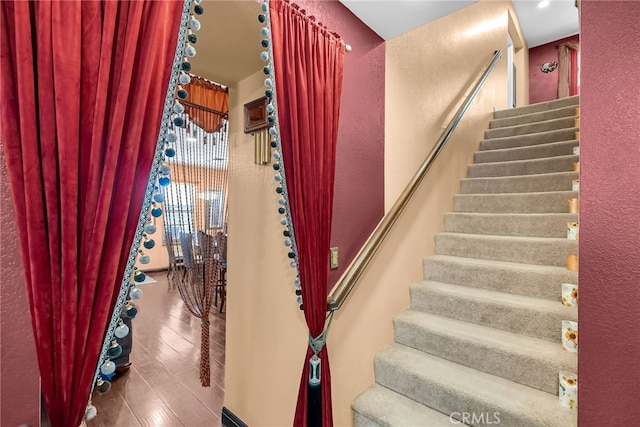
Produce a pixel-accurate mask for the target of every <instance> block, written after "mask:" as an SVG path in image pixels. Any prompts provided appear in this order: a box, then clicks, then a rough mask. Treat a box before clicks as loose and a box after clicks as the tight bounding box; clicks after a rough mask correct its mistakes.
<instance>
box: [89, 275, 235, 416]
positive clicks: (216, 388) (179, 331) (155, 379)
mask: <svg viewBox="0 0 640 427" xmlns="http://www.w3.org/2000/svg"><path fill="white" fill-rule="evenodd" d="M149 276H150V277H152V278H154V279H155V280H157V281H158V283H154V284H148V285H142V286H141V287H140V288H141V289H142V291H143V293H144V295H143V296H142V298H141V299H139V300H137V301H136V305H137V306H138V315H137V316H136V318H135V319H134V320H133V326H132V329H133V350H132V352H131V371H130V372H129V373H128V374H126V375H124V376H122V377H120V378H117V379H115V380H114V381H113V383H112V388H111V390H110V391H109V392H107V393H104V394H100V393H98V392H95V393H94V394H93V396H92V403H93V405H94V406H95V407H96V408H97V410H98V415H97V416H96V417H95V418H94V419H92V420H91V421H89V422H88V423H87V425H88V426H89V427H107V426H108V427H114V426H117V427H138V426H154V427H156V426H157V427H174V426H176V427H177V426H187V427H205V426H206V427H210V426H219V425H220V414H221V413H222V404H223V399H224V357H225V352H224V346H225V317H226V316H225V314H224V313H222V314H220V313H218V310H217V309H216V308H215V307H212V310H211V314H210V315H209V319H210V321H211V325H210V334H211V342H210V345H209V348H210V354H211V361H210V364H211V387H202V386H201V385H200V379H199V372H200V371H199V366H200V365H199V363H200V321H199V319H197V318H196V317H195V316H193V315H192V314H191V313H190V312H189V310H188V309H187V307H186V306H185V304H184V303H183V301H182V299H181V298H180V293H179V291H178V290H177V289H171V288H170V287H169V283H168V281H167V276H166V273H165V272H158V273H150V274H149Z"/></svg>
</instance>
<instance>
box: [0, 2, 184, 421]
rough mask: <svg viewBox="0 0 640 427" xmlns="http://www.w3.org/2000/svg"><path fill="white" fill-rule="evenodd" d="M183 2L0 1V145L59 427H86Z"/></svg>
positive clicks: (49, 401) (47, 398) (49, 402)
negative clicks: (83, 426) (81, 426)
mask: <svg viewBox="0 0 640 427" xmlns="http://www.w3.org/2000/svg"><path fill="white" fill-rule="evenodd" d="M182 9H183V3H182V2H181V1H139V0H132V1H124V0H120V1H109V0H106V1H71V0H67V1H47V0H38V1H30V2H27V1H16V2H12V1H2V2H0V11H1V16H0V22H1V24H2V30H1V33H0V35H1V36H2V40H1V50H0V53H1V57H0V67H1V68H0V69H1V77H2V79H1V82H0V117H1V118H2V120H1V123H0V137H1V138H2V142H3V147H4V154H5V157H6V160H7V169H8V173H9V179H10V184H11V189H12V194H13V198H14V207H15V212H16V219H17V225H18V232H19V237H20V243H21V253H22V262H23V265H24V270H25V281H26V285H27V294H28V298H29V303H30V308H31V319H32V324H33V329H34V335H35V341H36V348H37V353H38V354H37V356H38V363H39V368H40V375H41V381H42V392H43V396H44V402H45V406H46V409H47V412H48V416H49V418H50V420H51V425H52V426H54V427H74V426H77V425H79V424H80V422H81V420H82V417H83V415H84V411H85V407H86V405H87V402H88V399H89V393H90V390H91V386H92V383H93V379H94V377H93V376H94V373H95V369H96V364H97V363H98V357H99V353H100V349H101V346H102V342H103V337H104V333H105V331H106V327H107V325H108V322H109V319H110V315H111V311H112V310H113V306H114V303H115V300H116V297H117V294H118V291H119V288H120V283H121V281H122V276H123V274H124V269H125V265H126V262H127V258H128V256H129V251H130V249H131V245H132V242H133V238H134V234H135V230H136V226H137V223H138V218H139V215H140V210H141V207H142V201H143V197H144V190H145V187H146V185H147V180H148V177H149V174H150V169H151V164H152V160H153V156H154V153H155V149H156V142H157V138H158V133H159V128H160V123H161V118H162V112H163V105H164V101H165V97H166V93H167V88H168V84H169V80H170V76H171V72H172V63H173V59H174V55H175V50H176V44H177V35H178V29H179V25H180V18H181V12H182Z"/></svg>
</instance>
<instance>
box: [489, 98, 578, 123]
mask: <svg viewBox="0 0 640 427" xmlns="http://www.w3.org/2000/svg"><path fill="white" fill-rule="evenodd" d="M579 104H580V97H579V96H569V97H566V98H561V99H554V100H552V101H546V102H539V103H537V104H531V105H525V106H524V107H517V108H508V109H505V110H499V111H496V112H494V113H493V117H494V118H495V119H502V118H505V117H514V116H521V115H526V114H532V113H537V112H540V111H548V110H556V109H558V108H562V107H567V106H574V107H577V106H579Z"/></svg>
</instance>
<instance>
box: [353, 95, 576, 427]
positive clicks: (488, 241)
mask: <svg viewBox="0 0 640 427" xmlns="http://www.w3.org/2000/svg"><path fill="white" fill-rule="evenodd" d="M577 106H578V97H570V98H564V99H561V100H557V101H552V102H547V103H541V104H535V105H530V106H527V107H521V108H516V109H512V110H505V111H499V112H496V113H495V115H494V120H493V121H491V123H490V126H489V129H488V130H487V131H486V132H485V139H484V140H483V141H481V142H480V150H479V151H478V152H477V153H476V154H475V162H474V164H473V165H471V166H469V169H468V177H467V178H465V179H463V180H462V182H461V193H460V194H458V195H456V196H455V197H454V212H451V213H448V214H446V216H445V230H446V231H445V232H443V233H439V234H437V235H436V236H435V244H436V246H435V247H436V249H435V252H436V255H434V256H431V257H429V258H426V259H425V260H424V279H423V280H421V281H420V282H417V283H414V284H412V285H411V287H410V293H411V307H410V309H409V310H407V311H406V312H404V313H401V314H399V315H398V316H397V317H396V318H395V320H394V329H395V342H394V343H393V344H392V345H391V346H390V347H388V348H386V349H384V350H383V351H381V352H380V353H378V354H377V355H376V357H375V360H374V368H375V377H376V383H375V384H374V385H373V386H371V387H370V388H369V389H367V390H366V391H365V392H364V393H362V394H361V395H360V396H359V397H357V398H356V399H355V401H354V402H353V405H352V407H353V414H354V425H355V426H359V427H360V426H362V427H364V426H367V427H368V426H428V427H432V426H433V427H437V426H452V425H464V424H468V425H497V424H499V425H501V426H504V427H525V426H558V427H570V426H574V425H575V424H576V412H575V410H570V409H565V408H563V407H562V406H561V405H560V403H559V401H558V372H559V371H564V370H566V371H571V372H577V371H576V369H577V366H576V365H577V357H576V353H569V352H566V351H563V350H562V347H561V322H562V320H577V309H576V308H575V307H566V306H564V305H563V304H562V302H561V284H562V283H573V284H577V272H576V271H570V270H568V269H567V264H566V263H567V259H566V257H567V255H568V254H577V248H578V247H577V241H576V240H569V239H567V223H568V222H577V221H578V215H577V214H569V213H567V212H568V199H569V198H577V197H578V193H577V192H573V191H571V190H572V180H574V179H578V172H575V171H574V162H577V161H578V156H577V155H574V154H573V148H574V147H576V146H578V141H577V140H576V139H575V132H576V131H578V128H576V127H574V126H575V124H574V119H575V117H576V107H577ZM465 413H466V414H467V415H466V417H465V415H464V414H465ZM452 414H453V415H452ZM450 416H451V417H453V418H450ZM459 420H462V421H464V422H461V421H459Z"/></svg>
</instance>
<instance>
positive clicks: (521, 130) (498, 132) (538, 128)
mask: <svg viewBox="0 0 640 427" xmlns="http://www.w3.org/2000/svg"><path fill="white" fill-rule="evenodd" d="M574 124H575V117H565V118H562V119H555V120H549V121H547V122H539V123H530V124H526V125H520V126H513V127H508V128H497V129H489V130H486V131H484V139H492V138H504V137H507V136H516V135H530V134H535V133H538V132H548V131H551V130H558V129H566V128H572V127H573V126H574Z"/></svg>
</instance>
